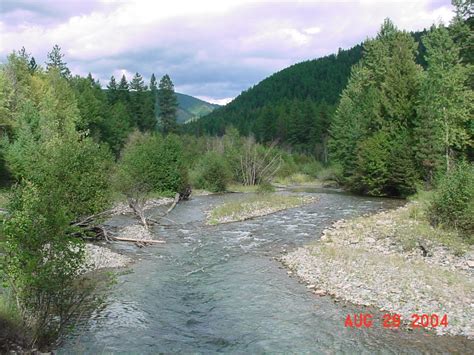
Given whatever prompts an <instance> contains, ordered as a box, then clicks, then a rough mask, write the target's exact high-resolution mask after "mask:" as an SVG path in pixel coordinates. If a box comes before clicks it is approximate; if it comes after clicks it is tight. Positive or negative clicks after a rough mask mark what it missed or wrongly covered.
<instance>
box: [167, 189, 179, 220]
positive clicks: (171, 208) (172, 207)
mask: <svg viewBox="0 0 474 355" xmlns="http://www.w3.org/2000/svg"><path fill="white" fill-rule="evenodd" d="M178 202H179V193H176V195H174V201H173V204H172V205H171V207H170V208H168V211H166V213H165V216H166V215H167V214H168V213H170V212H171V211H172V210H173V209H174V208H175V207H176V205H177V203H178Z"/></svg>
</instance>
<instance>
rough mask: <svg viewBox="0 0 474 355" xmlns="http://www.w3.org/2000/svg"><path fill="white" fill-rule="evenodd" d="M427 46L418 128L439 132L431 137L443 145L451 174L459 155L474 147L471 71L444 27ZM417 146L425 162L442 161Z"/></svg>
mask: <svg viewBox="0 0 474 355" xmlns="http://www.w3.org/2000/svg"><path fill="white" fill-rule="evenodd" d="M423 42H424V44H425V47H426V61H427V62H428V69H427V72H426V78H425V80H424V82H423V86H422V89H421V92H420V104H419V107H418V112H419V120H420V122H419V124H418V126H422V125H426V123H427V122H428V124H429V125H430V126H432V127H435V128H436V129H433V132H431V136H432V137H433V140H437V141H438V142H442V146H443V153H444V167H445V169H446V170H447V171H449V170H450V168H451V166H452V159H453V155H454V153H455V151H458V152H459V151H463V150H464V149H465V148H466V146H467V145H469V144H471V145H472V139H471V138H472V137H470V135H469V132H468V130H467V123H468V122H469V120H471V119H472V117H471V113H472V105H473V93H472V91H471V90H470V89H469V87H468V86H467V81H468V78H469V71H468V70H469V69H468V68H467V67H466V66H465V65H463V64H462V63H461V59H460V48H459V46H458V45H457V44H456V43H454V41H453V40H452V38H451V36H450V35H449V32H448V30H447V29H446V28H445V27H444V26H439V27H437V28H436V27H432V29H431V31H430V33H429V34H428V35H427V36H425V37H424V38H423ZM423 143H425V144H423ZM417 146H418V157H419V159H421V160H422V161H423V159H428V160H430V161H434V160H436V158H439V157H437V154H438V151H437V150H434V151H428V152H426V149H427V147H426V142H424V141H423V139H421V140H419V141H418V143H417ZM423 151H425V152H423Z"/></svg>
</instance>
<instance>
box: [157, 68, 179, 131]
mask: <svg viewBox="0 0 474 355" xmlns="http://www.w3.org/2000/svg"><path fill="white" fill-rule="evenodd" d="M158 104H159V107H160V113H159V118H160V125H161V131H162V132H163V133H164V134H168V133H176V131H177V129H178V126H177V123H176V110H177V108H178V100H177V99H176V95H175V93H174V85H173V82H172V81H171V79H170V77H169V76H168V75H164V76H163V77H162V78H161V80H160V84H159V85H158Z"/></svg>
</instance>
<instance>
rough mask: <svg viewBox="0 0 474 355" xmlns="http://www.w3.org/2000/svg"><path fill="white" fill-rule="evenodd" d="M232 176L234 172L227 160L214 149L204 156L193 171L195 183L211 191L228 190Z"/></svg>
mask: <svg viewBox="0 0 474 355" xmlns="http://www.w3.org/2000/svg"><path fill="white" fill-rule="evenodd" d="M231 177H232V173H231V171H230V168H229V166H228V164H227V162H226V160H225V159H224V158H223V157H222V155H219V154H218V153H216V152H213V151H210V152H207V153H206V154H204V156H202V158H201V159H200V160H199V162H198V164H197V166H196V168H195V170H194V171H193V173H192V178H193V185H194V186H195V187H197V188H199V189H205V190H208V191H211V192H224V191H226V188H227V184H228V183H229V182H230V180H231Z"/></svg>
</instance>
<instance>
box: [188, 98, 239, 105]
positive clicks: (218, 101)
mask: <svg viewBox="0 0 474 355" xmlns="http://www.w3.org/2000/svg"><path fill="white" fill-rule="evenodd" d="M196 97H197V98H198V99H201V100H203V101H207V102H210V103H211V104H217V105H226V104H228V103H229V102H231V101H232V100H233V99H234V98H235V97H225V98H223V99H215V98H212V97H209V96H196Z"/></svg>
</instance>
